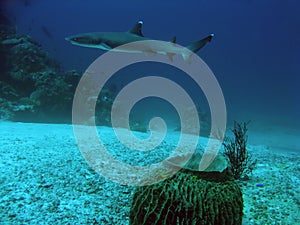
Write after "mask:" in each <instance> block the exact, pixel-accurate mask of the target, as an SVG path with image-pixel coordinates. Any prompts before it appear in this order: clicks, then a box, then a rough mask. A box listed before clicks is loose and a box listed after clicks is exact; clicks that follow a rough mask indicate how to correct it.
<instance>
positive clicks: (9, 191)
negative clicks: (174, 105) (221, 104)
mask: <svg viewBox="0 0 300 225" xmlns="http://www.w3.org/2000/svg"><path fill="white" fill-rule="evenodd" d="M99 129H101V130H102V131H103V130H104V131H105V134H106V136H105V139H106V140H107V144H108V145H109V146H110V147H111V148H110V149H111V153H112V154H114V155H116V156H117V157H120V159H122V160H124V161H126V160H128V154H127V153H128V151H127V150H125V149H123V148H122V145H121V144H120V143H115V142H114V141H110V140H113V138H111V137H110V136H109V135H108V134H109V133H110V132H109V131H110V130H111V129H110V128H106V127H100V128H99ZM112 134H113V133H112ZM0 135H1V139H0V170H1V171H0V172H1V177H0V223H1V224H128V221H129V220H128V216H129V209H130V203H131V199H132V196H133V192H134V187H129V186H124V185H120V184H117V183H114V182H111V181H110V180H108V179H105V178H103V177H101V176H100V175H98V174H96V173H95V172H94V171H93V170H92V169H90V167H89V165H88V164H87V163H86V162H85V161H84V159H83V157H82V155H81V154H80V151H79V150H78V148H77V145H76V142H75V139H74V136H73V132H72V126H71V125H50V124H29V123H28V124H25V123H8V122H2V123H0ZM141 135H145V134H141ZM252 135H255V134H253V133H252ZM277 138H278V137H277ZM173 141H174V140H172V138H169V139H168V140H165V141H164V144H163V145H164V146H165V147H166V149H169V150H170V148H171V147H172V145H174V143H175V142H173ZM161 149H162V151H161V152H160V153H158V154H157V155H156V157H158V158H159V157H162V156H165V154H167V153H168V150H166V149H165V150H164V149H163V148H161ZM296 150H298V152H297V151H296ZM299 150H300V149H295V151H289V152H288V151H279V150H276V151H274V150H273V149H272V146H270V145H268V143H262V144H261V145H250V146H249V151H251V153H252V154H253V157H255V158H256V159H257V160H258V164H257V168H256V169H255V170H254V171H253V175H252V176H251V177H250V178H251V179H250V180H248V181H239V183H240V185H241V187H242V189H243V198H244V222H243V224H300V218H299V215H300V166H299V165H300V156H299ZM132 159H133V160H136V162H134V163H140V162H141V160H143V161H144V162H143V163H147V161H148V162H152V161H153V160H154V159H153V158H152V159H151V158H145V157H138V156H134V157H132V158H131V159H130V160H132ZM155 160H156V159H155ZM258 184H261V186H260V185H258ZM259 186H260V187H259Z"/></svg>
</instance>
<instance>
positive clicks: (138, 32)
mask: <svg viewBox="0 0 300 225" xmlns="http://www.w3.org/2000/svg"><path fill="white" fill-rule="evenodd" d="M142 26H143V21H141V20H140V21H139V22H137V23H136V24H135V25H134V26H133V27H132V28H131V29H130V30H129V31H128V32H129V33H132V34H135V35H138V36H141V37H144V35H143V33H142Z"/></svg>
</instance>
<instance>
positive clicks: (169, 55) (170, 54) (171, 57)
mask: <svg viewBox="0 0 300 225" xmlns="http://www.w3.org/2000/svg"><path fill="white" fill-rule="evenodd" d="M174 55H176V54H175V53H167V56H168V57H169V59H170V60H171V61H172V62H173V56H174Z"/></svg>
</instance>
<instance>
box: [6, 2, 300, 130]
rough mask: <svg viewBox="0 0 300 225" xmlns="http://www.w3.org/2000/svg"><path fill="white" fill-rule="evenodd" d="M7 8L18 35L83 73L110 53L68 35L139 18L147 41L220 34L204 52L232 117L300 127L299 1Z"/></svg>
mask: <svg viewBox="0 0 300 225" xmlns="http://www.w3.org/2000/svg"><path fill="white" fill-rule="evenodd" d="M24 2H25V3H26V4H24ZM5 7H6V10H7V12H9V14H10V16H11V18H13V19H14V21H15V23H16V26H17V30H18V32H20V33H23V34H28V35H30V36H32V37H33V38H34V39H35V40H37V41H38V42H40V43H41V44H42V46H43V47H44V48H45V49H46V50H47V51H49V53H50V55H51V56H53V57H54V58H55V59H57V60H58V61H59V62H60V63H61V64H62V65H63V67H64V69H66V70H70V69H76V70H79V71H84V70H85V69H86V68H87V67H88V66H89V65H90V63H91V62H93V61H94V60H95V59H96V58H97V57H98V56H100V55H101V54H103V53H104V51H102V50H97V49H88V48H82V47H77V46H73V45H71V44H69V43H68V42H66V41H65V40H64V38H65V37H66V36H69V35H73V34H77V33H83V32H92V31H126V30H128V29H130V28H131V26H132V25H134V23H135V22H136V21H138V20H143V21H144V26H143V33H144V35H145V36H147V37H152V38H154V39H159V40H170V39H171V38H172V37H173V36H174V35H176V36H177V42H178V43H179V44H181V45H187V44H189V43H191V42H193V41H195V40H199V39H201V38H203V37H204V36H206V35H208V34H210V33H214V34H215V37H214V38H213V41H212V42H211V43H209V44H208V45H207V46H205V47H204V48H203V49H202V50H200V51H199V52H198V55H199V56H200V57H201V58H202V59H203V60H204V61H205V62H206V63H207V64H208V65H209V67H210V68H211V69H212V70H213V72H214V74H215V76H216V78H217V79H218V82H219V83H220V86H221V88H222V91H223V94H224V97H225V100H226V106H227V112H228V118H229V119H230V120H233V119H236V120H244V121H248V120H252V121H256V122H257V124H261V125H263V126H268V125H270V124H272V125H279V126H281V125H282V126H290V127H291V126H292V127H296V128H299V125H300V120H299V116H300V104H299V103H300V97H299V96H300V95H299V91H298V90H299V84H300V73H299V60H300V38H299V37H300V30H299V27H300V3H299V2H298V1H296V0H287V1H282V0H265V1H259V0H242V1H237V0H228V1H216V0H213V1H208V0H201V1H200V0H197V1H196V0H194V1H178V0H174V1H169V0H168V1H158V0H151V1H137V0H133V1H97V0H85V1H84V0H72V1H62V0H53V1H40V0H28V1H16V0H15V1H7V3H6V6H5ZM44 28H46V29H47V31H48V34H47V33H46V32H45V29H44ZM124 79H125V80H126V78H124ZM174 79H175V78H174ZM119 81H120V83H121V82H122V78H120V79H119ZM192 94H194V95H196V94H195V93H192Z"/></svg>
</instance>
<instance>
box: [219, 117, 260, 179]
mask: <svg viewBox="0 0 300 225" xmlns="http://www.w3.org/2000/svg"><path fill="white" fill-rule="evenodd" d="M248 124H249V123H245V122H244V123H238V122H234V127H233V129H232V132H233V134H234V137H233V138H228V137H227V138H225V141H224V143H223V146H224V155H225V156H226V157H227V159H228V161H229V163H230V166H231V170H232V173H233V176H234V178H235V179H246V178H248V174H249V173H251V172H252V170H253V168H254V167H255V164H256V160H252V156H251V154H250V153H249V152H248V151H247V140H248V136H247V131H248V127H247V126H248Z"/></svg>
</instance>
